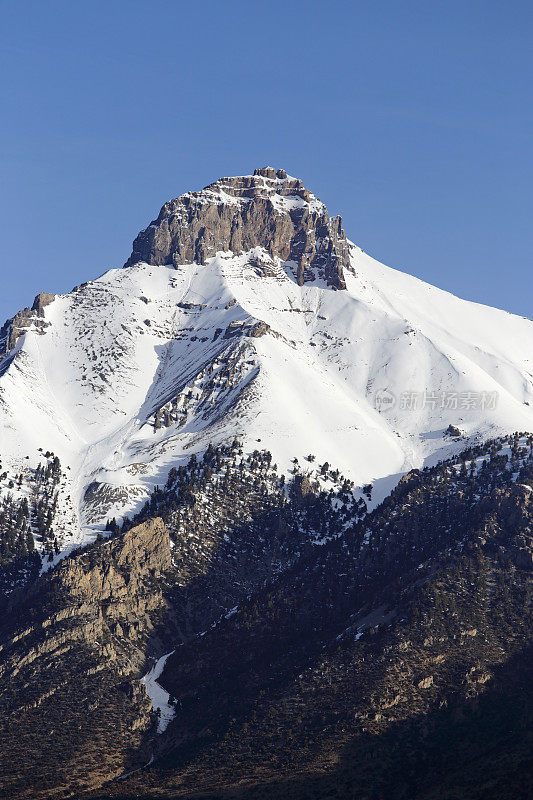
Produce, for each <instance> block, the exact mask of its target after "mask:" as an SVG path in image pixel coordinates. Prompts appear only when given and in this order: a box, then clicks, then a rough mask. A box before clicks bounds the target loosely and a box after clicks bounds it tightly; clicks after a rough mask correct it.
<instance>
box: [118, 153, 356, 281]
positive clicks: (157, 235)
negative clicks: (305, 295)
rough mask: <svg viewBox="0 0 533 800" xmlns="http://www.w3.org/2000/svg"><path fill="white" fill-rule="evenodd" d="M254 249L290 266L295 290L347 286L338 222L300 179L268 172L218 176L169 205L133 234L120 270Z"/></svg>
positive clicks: (344, 251)
mask: <svg viewBox="0 0 533 800" xmlns="http://www.w3.org/2000/svg"><path fill="white" fill-rule="evenodd" d="M256 247H262V248H263V249H265V250H266V251H268V253H269V254H270V256H271V257H273V258H279V259H280V260H281V261H284V262H293V265H294V266H295V272H296V277H297V282H298V283H299V284H300V285H303V284H304V283H305V282H308V281H313V280H315V279H316V278H321V279H323V280H325V281H326V283H327V284H328V285H329V286H330V287H331V288H333V289H345V288H346V284H345V280H344V268H345V267H349V264H350V261H349V245H348V241H347V239H346V234H345V233H344V230H343V227H342V220H341V218H340V217H330V216H329V214H328V210H327V208H326V206H325V205H324V204H323V203H322V202H320V200H319V199H318V198H317V197H316V196H315V195H314V194H313V193H312V192H311V191H309V189H306V188H305V187H304V185H303V182H302V181H301V180H300V179H299V178H293V177H292V176H290V175H288V174H287V172H286V171H285V170H283V169H274V168H273V167H262V168H260V169H256V170H254V173H253V175H241V176H237V177H226V178H219V179H218V180H217V181H215V182H214V183H211V184H209V186H206V187H205V188H204V189H202V190H201V191H192V192H186V193H185V194H183V195H181V196H180V197H177V198H175V199H173V200H169V201H168V202H167V203H165V205H164V206H163V207H162V209H161V211H160V212H159V216H158V217H157V219H155V220H153V221H152V222H151V223H150V225H149V226H148V227H147V228H145V230H143V231H141V232H140V233H139V235H138V236H137V238H136V239H135V241H134V243H133V249H132V253H131V255H130V257H129V259H128V260H127V262H126V264H125V266H126V267H128V266H132V265H133V264H136V263H138V262H145V263H147V264H154V265H163V264H167V265H168V264H173V265H174V266H175V267H176V268H178V267H179V266H180V265H183V264H191V263H194V262H196V263H200V264H205V263H206V261H207V260H208V259H209V258H212V257H214V256H215V255H216V253H217V252H220V251H222V252H228V251H231V252H233V253H234V254H239V253H243V252H248V251H250V250H253V249H254V248H256Z"/></svg>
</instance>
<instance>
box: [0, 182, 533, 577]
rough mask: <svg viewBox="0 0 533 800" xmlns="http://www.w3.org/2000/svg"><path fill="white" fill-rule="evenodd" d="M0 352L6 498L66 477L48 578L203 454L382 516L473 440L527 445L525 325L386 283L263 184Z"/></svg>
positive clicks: (294, 203)
mask: <svg viewBox="0 0 533 800" xmlns="http://www.w3.org/2000/svg"><path fill="white" fill-rule="evenodd" d="M139 259H144V260H139ZM147 262H150V263H147ZM1 338H2V342H3V344H2V348H3V352H4V356H3V358H2V361H1V362H0V375H1V377H0V451H1V457H2V462H3V468H4V469H5V471H6V473H7V474H6V476H5V478H4V480H3V481H2V483H1V485H0V491H1V492H2V493H3V495H6V494H7V493H8V492H10V493H11V495H12V496H13V498H14V501H15V502H22V500H23V498H24V497H26V498H27V499H30V500H31V498H32V497H33V494H34V489H35V475H36V474H35V470H36V468H37V466H38V465H42V466H43V467H44V466H45V465H46V462H45V461H43V456H42V455H41V453H40V452H39V448H41V450H42V452H44V453H46V452H50V453H52V455H53V456H55V457H58V458H59V461H60V465H61V475H62V477H61V480H60V481H59V482H58V484H57V486H56V487H55V491H56V492H57V497H55V499H53V500H51V501H50V504H53V505H54V508H53V520H52V521H51V522H50V525H49V527H48V529H47V532H46V531H45V534H46V535H44V537H43V536H41V537H38V538H37V547H38V549H40V550H42V551H45V552H50V553H51V555H50V559H51V560H49V561H48V562H47V565H51V564H53V563H54V562H55V561H56V560H57V558H58V557H59V555H61V554H64V553H65V552H68V551H69V549H71V548H72V547H73V546H76V545H77V544H80V543H82V542H86V541H90V540H91V539H93V538H94V536H95V535H96V533H97V532H98V531H99V530H102V529H103V527H104V525H105V523H106V521H107V520H108V519H111V518H113V517H117V518H119V519H120V518H122V517H123V516H124V515H131V514H132V513H135V512H137V511H138V510H139V508H140V507H141V506H142V504H143V503H144V501H145V500H146V498H147V497H148V495H149V494H150V492H151V491H152V490H153V488H154V486H156V485H159V484H162V483H164V482H165V480H166V476H167V474H168V471H169V469H170V468H171V467H172V466H175V465H177V464H179V463H183V462H184V461H185V460H187V459H188V457H189V455H190V453H191V452H201V451H203V450H205V448H206V447H207V445H208V443H209V442H212V443H215V444H219V443H223V442H229V441H232V439H233V438H234V436H235V435H238V436H239V437H240V438H241V439H242V442H243V447H244V449H245V451H247V452H250V451H251V450H253V449H254V448H255V447H257V446H258V445H257V443H258V442H259V443H260V446H261V447H266V448H267V449H268V450H270V451H271V452H272V454H273V458H274V461H275V462H276V463H277V464H278V466H279V467H280V468H281V469H282V470H284V471H287V470H288V469H289V468H290V466H291V462H292V459H293V458H294V457H297V458H298V459H299V460H300V462H302V461H303V459H304V457H305V456H306V455H308V454H309V453H312V454H313V455H316V457H317V459H318V460H320V461H321V462H329V463H331V464H334V465H335V466H336V467H338V468H340V469H341V471H342V472H343V473H344V474H345V475H347V476H348V477H349V478H350V479H352V480H353V481H354V482H355V484H356V486H357V487H359V489H361V488H362V487H363V486H364V485H366V484H369V483H372V484H373V485H374V489H373V501H374V502H376V501H378V500H379V499H381V498H383V497H384V496H386V494H387V493H388V492H389V490H390V488H391V487H392V486H393V485H394V484H395V483H396V481H397V480H398V479H399V477H401V475H402V474H403V473H404V472H405V471H407V470H409V469H411V468H413V467H420V466H422V465H424V464H431V463H435V462H436V461H437V460H438V459H440V458H443V457H445V456H447V455H450V454H451V453H453V452H457V451H458V450H460V449H461V448H462V447H464V446H465V439H467V438H468V439H473V440H483V439H486V438H488V437H491V436H496V435H500V434H504V433H507V432H511V431H514V430H528V429H531V428H533V378H532V372H533V368H532V362H531V358H532V357H531V353H532V352H533V323H532V322H531V321H530V320H526V319H522V318H518V317H515V316H513V315H511V314H507V313H506V312H502V311H497V310H495V309H491V308H487V307H483V306H479V305H476V304H473V303H469V302H465V301H462V300H459V299H457V298H455V297H453V296H452V295H449V294H447V293H445V292H442V291H440V290H438V289H435V288H433V287H430V286H428V285H426V284H424V283H423V282H421V281H419V280H417V279H415V278H411V277H409V276H407V275H403V274H401V273H398V272H396V271H394V270H390V269H388V268H387V267H384V266H382V265H381V264H379V263H378V262H376V261H374V260H373V259H372V258H370V257H369V256H367V255H366V254H365V253H363V252H362V251H361V250H360V249H358V248H357V247H356V246H355V245H353V244H351V243H350V242H349V241H348V240H347V239H346V237H345V234H344V231H343V229H342V224H341V221H340V219H339V218H330V217H329V215H328V213H327V210H326V209H325V207H324V205H323V204H322V203H321V202H320V201H319V200H318V199H317V198H316V197H315V196H314V195H313V194H312V193H311V192H309V191H308V190H307V189H305V188H304V187H303V186H302V184H301V182H300V181H298V180H297V179H294V178H291V177H289V176H287V175H286V173H284V172H283V171H280V170H278V171H277V172H276V171H274V170H271V169H270V168H267V169H263V170H257V171H256V174H255V175H253V176H244V177H240V178H224V179H221V180H220V181H217V182H216V183H215V184H212V185H211V186H209V187H207V188H206V189H204V190H202V191H201V192H191V193H188V194H186V195H184V196H182V197H181V198H178V199H177V200H173V201H170V202H169V203H167V204H165V206H163V209H162V210H161V213H160V215H159V217H158V218H157V219H156V220H154V222H153V223H151V225H150V226H149V227H148V228H147V229H146V231H144V232H142V233H141V234H139V236H138V237H137V239H136V240H135V243H134V248H133V253H132V256H131V257H130V259H129V260H128V262H127V265H126V266H125V267H124V268H122V269H114V270H110V271H109V272H107V273H105V274H104V275H102V276H101V277H100V278H98V279H96V280H93V281H89V282H88V283H86V284H83V285H82V286H80V287H76V288H75V289H73V290H72V292H70V293H69V294H67V295H63V296H57V297H55V298H53V296H51V295H41V296H39V298H36V301H35V303H34V304H33V307H32V309H27V310H25V311H24V312H21V314H19V315H17V317H15V318H14V319H13V320H12V321H10V322H8V323H6V325H5V326H4V328H3V329H2V334H1ZM449 426H453V427H452V428H451V429H450V428H449ZM21 475H22V479H21V480H19V481H16V480H13V478H14V476H21ZM10 482H12V483H13V484H14V485H13V486H11V487H10V485H9V484H10ZM19 483H20V485H19ZM30 505H31V503H30ZM32 514H33V512H32ZM34 517H35V515H34V514H33V516H32V518H31V526H32V528H33V530H34V532H35V531H36V523H35V518H34ZM52 542H55V543H54V544H53V545H52V544H51V543H52Z"/></svg>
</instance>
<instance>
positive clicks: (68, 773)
mask: <svg viewBox="0 0 533 800" xmlns="http://www.w3.org/2000/svg"><path fill="white" fill-rule="evenodd" d="M170 566H171V549H170V538H169V535H168V531H167V529H166V526H165V524H164V523H163V522H162V520H160V519H152V520H149V521H147V522H145V523H143V524H141V525H138V526H136V527H135V528H132V529H131V530H130V531H128V532H127V533H126V534H124V535H123V536H121V537H118V538H116V539H111V540H110V541H103V542H101V543H99V544H96V545H95V546H93V547H92V548H90V549H89V550H86V551H83V552H82V553H80V554H78V555H74V556H72V557H70V558H68V559H66V560H65V561H64V562H63V563H62V564H61V566H60V567H59V568H58V569H56V570H53V571H52V572H50V573H48V574H45V575H43V576H42V577H41V578H40V579H39V580H38V581H36V582H35V583H34V584H33V586H32V587H31V589H29V590H27V591H26V592H22V591H20V592H17V593H14V595H13V596H12V598H11V601H10V607H9V609H8V610H7V613H4V615H3V618H2V622H1V623H0V711H1V713H0V716H1V723H0V751H1V752H3V753H10V757H9V759H5V758H0V795H1V796H2V797H32V798H40V797H47V798H48V797H55V796H61V797H63V796H72V795H71V794H70V793H69V792H68V791H67V790H70V791H72V790H73V789H77V790H80V791H81V790H83V789H85V790H86V789H89V788H91V787H96V786H99V785H101V783H103V781H104V780H109V777H110V776H111V777H116V776H118V775H120V774H121V773H122V772H123V771H124V770H125V769H127V768H128V767H129V766H130V765H131V763H132V762H131V760H130V759H131V758H132V754H135V759H140V760H141V761H142V760H143V759H144V761H146V760H148V758H149V756H150V752H151V751H149V750H148V749H147V747H148V746H147V745H145V744H144V742H145V738H146V736H147V734H148V732H149V731H150V730H151V729H152V727H153V725H154V722H155V718H154V715H153V713H152V706H151V703H150V701H149V699H148V697H147V695H146V691H145V688H144V686H143V684H142V683H141V681H140V678H141V677H142V675H143V673H144V672H145V671H146V665H147V655H150V653H151V652H153V653H154V654H155V655H158V654H159V645H158V639H157V634H156V631H155V628H156V626H157V625H158V624H159V622H161V620H162V619H163V617H164V615H165V611H166V601H165V600H164V598H163V594H162V578H163V576H164V574H165V572H166V571H167V570H168V569H169V568H170ZM34 741H38V742H39V744H38V746H34V744H33V743H34ZM14 764H16V765H17V766H16V768H14V767H13V765H14ZM136 764H137V761H136V760H134V761H133V766H135V765H136ZM29 775H32V780H31V781H30V780H29V779H28V776H29Z"/></svg>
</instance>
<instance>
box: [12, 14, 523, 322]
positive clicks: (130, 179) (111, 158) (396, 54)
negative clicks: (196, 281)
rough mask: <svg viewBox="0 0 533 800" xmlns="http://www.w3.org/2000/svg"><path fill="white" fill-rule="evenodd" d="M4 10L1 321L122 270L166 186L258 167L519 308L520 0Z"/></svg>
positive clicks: (175, 188)
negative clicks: (279, 173)
mask: <svg viewBox="0 0 533 800" xmlns="http://www.w3.org/2000/svg"><path fill="white" fill-rule="evenodd" d="M0 9H1V12H2V26H1V27H2V33H1V34H0V36H1V39H2V42H1V45H2V46H1V48H0V68H1V74H2V80H1V84H0V93H1V99H0V137H1V148H0V162H1V164H0V169H1V180H2V187H3V191H2V193H1V196H0V219H1V225H2V236H1V270H2V288H3V292H2V293H1V295H0V319H1V320H4V319H5V318H7V317H8V316H11V315H12V314H13V313H15V311H17V310H18V309H19V308H20V307H23V306H25V305H28V304H29V303H31V301H32V299H33V297H34V295H35V294H36V293H37V292H38V291H67V290H69V289H70V288H72V286H74V285H75V284H77V283H80V282H81V281H83V280H87V279H89V278H92V277H96V276H97V275H99V274H101V273H102V272H104V271H105V270H106V269H107V268H109V267H111V266H119V265H121V264H122V263H123V262H124V261H125V260H126V258H127V257H128V255H129V253H130V248H131V242H132V240H133V238H134V236H135V235H136V234H137V232H138V230H139V229H141V228H143V227H145V226H146V225H147V224H148V223H149V221H150V220H151V219H152V218H153V217H154V216H156V215H157V213H158V211H159V208H160V206H161V205H162V204H163V203H164V202H165V201H166V200H167V199H169V198H171V197H175V196H177V195H178V194H181V193H182V192H184V191H187V190H188V189H193V188H201V187H202V186H204V185H205V184H207V183H210V182H212V181H213V180H215V179H216V178H217V177H220V176H222V175H235V174H243V173H249V172H251V171H252V170H253V169H254V168H255V167H257V166H264V165H266V164H270V165H273V166H275V167H283V168H284V169H286V170H287V171H288V172H289V173H291V174H293V175H296V176H298V177H300V178H302V179H303V181H304V183H305V184H306V186H308V187H309V188H311V189H312V190H313V191H314V192H315V193H316V194H318V196H319V197H320V198H321V199H322V200H323V201H324V202H325V203H326V204H327V205H328V208H329V210H330V212H331V213H341V214H342V216H343V219H344V225H345V229H346V231H347V233H348V235H349V237H350V238H351V239H353V240H354V241H355V242H356V243H357V244H359V245H360V246H361V247H363V249H365V250H366V251H367V252H369V253H371V254H372V255H374V256H375V257H376V258H378V259H379V260H380V261H383V262H385V263H386V264H389V265H390V266H394V267H397V268H399V269H402V270H405V271H407V272H410V273H412V274H414V275H417V276H419V277H421V278H423V279H424V280H427V281H429V282H431V283H434V284H436V285H438V286H440V287H442V288H444V289H448V290H450V291H452V292H454V293H456V294H459V295H461V296H463V297H466V298H468V299H475V300H478V301H479V302H483V303H488V304H490V305H497V306H500V307H502V308H506V309H508V310H510V311H513V312H515V313H518V314H523V315H525V316H531V300H532V284H533V281H532V279H531V252H532V250H533V226H532V225H531V217H532V213H531V212H532V198H531V186H532V183H533V181H532V178H533V174H532V173H533V162H532V158H531V133H532V131H531V128H532V124H531V123H532V116H533V112H532V103H531V86H532V85H533V74H532V72H533V68H532V59H531V53H530V48H531V37H532V33H533V30H532V28H533V25H532V21H533V6H532V5H531V3H529V2H516V0H508V2H505V3H504V2H493V1H492V0H484V2H471V1H470V0H464V1H463V2H456V1H455V0H448V1H447V2H433V0H431V1H430V2H428V0H425V1H424V2H410V0H405V2H401V3H400V2H398V1H397V0H396V1H395V2H380V0H373V2H336V1H335V0H332V1H330V2H328V3H325V2H314V0H307V2H301V1H300V0H293V2H291V0H285V2H279V0H269V1H268V2H263V1H260V2H250V1H248V2H240V1H236V0H214V1H213V2H202V0H197V1H196V2H194V3H191V2H181V1H180V0H173V1H172V2H164V1H160V0H150V2H148V1H146V2H144V1H141V0H128V1H127V2H126V0H108V1H107V2H105V3H104V2H100V0H92V2H91V3H88V2H81V3H72V2H62V1H61V2H54V0H49V2H46V3H43V2H34V1H33V0H30V2H26V3H11V2H1V3H0ZM0 324H1V323H0Z"/></svg>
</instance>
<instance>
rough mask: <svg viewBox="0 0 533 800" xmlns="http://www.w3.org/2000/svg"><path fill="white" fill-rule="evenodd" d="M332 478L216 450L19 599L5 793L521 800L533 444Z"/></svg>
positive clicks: (5, 653) (3, 672)
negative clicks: (366, 491) (381, 478)
mask: <svg viewBox="0 0 533 800" xmlns="http://www.w3.org/2000/svg"><path fill="white" fill-rule="evenodd" d="M338 479H340V476H339V475H338V474H337V472H336V471H335V470H324V469H323V468H321V467H318V468H317V469H316V474H315V475H314V476H312V477H311V478H309V477H308V476H307V475H306V474H305V473H303V472H299V471H297V472H296V473H295V474H294V476H293V477H292V478H291V480H290V482H289V483H288V484H287V482H286V481H284V480H283V479H282V478H281V477H280V476H279V474H277V473H276V470H275V469H274V466H273V463H272V456H271V454H270V453H268V452H266V451H256V452H255V453H253V454H252V455H250V456H245V455H244V453H243V452H242V451H241V448H240V447H239V445H238V443H234V444H233V445H232V446H228V447H225V448H220V449H216V448H213V447H211V448H209V449H208V450H207V451H206V453H205V455H204V457H202V459H201V460H199V459H196V458H191V459H190V461H189V463H188V464H187V466H186V467H184V466H180V467H179V468H178V469H176V470H174V472H171V473H170V474H169V480H168V481H167V484H166V486H165V487H164V488H161V489H159V490H158V491H156V492H154V494H153V496H152V497H151V499H150V502H149V503H148V504H147V507H146V508H145V509H144V511H143V512H142V514H141V517H143V518H144V519H142V520H141V521H140V523H139V524H134V525H133V526H132V527H131V528H130V529H129V530H126V531H123V532H119V531H117V532H115V534H114V535H113V536H112V538H111V539H110V540H109V541H103V540H102V541H99V542H96V543H94V544H93V545H89V546H88V547H87V548H85V549H84V550H83V551H82V552H79V553H75V554H71V555H70V556H69V557H68V558H66V559H64V560H63V561H62V563H61V564H60V565H59V566H58V567H56V568H55V569H53V570H51V571H49V572H48V573H47V574H45V575H42V576H41V577H40V578H39V579H37V581H36V582H35V583H34V584H33V585H32V586H31V587H29V588H28V589H21V590H19V591H18V592H16V593H14V594H13V595H12V597H11V600H10V602H9V605H8V607H7V613H5V610H4V613H2V615H1V624H0V676H1V678H2V680H1V681H0V707H1V709H2V714H1V719H0V743H1V747H0V792H2V793H3V795H5V796H8V797H10V798H12V799H13V800H16V799H17V798H24V797H31V798H42V800H44V798H51V797H83V796H87V792H90V791H91V789H92V788H94V789H95V795H90V796H96V797H98V798H101V799H102V800H103V798H112V797H115V798H122V800H126V798H132V797H138V798H144V799H145V800H148V798H151V799H153V798H156V797H160V798H165V797H166V798H171V797H172V798H176V797H191V796H200V797H205V798H207V797H210V798H213V797H235V798H237V797H240V798H247V800H251V798H256V797H269V798H275V797H287V798H294V799H295V800H296V799H297V798H298V800H299V799H300V798H306V797H309V796H316V797H317V798H326V797H332V796H333V797H339V798H343V800H344V798H352V797H354V796H355V797H366V796H368V797H372V798H375V800H390V798H394V800H405V799H406V798H409V799H410V800H414V799H415V798H416V800H422V799H423V798H430V797H439V796H441V797H455V798H458V799H459V800H467V798H468V800H473V798H479V800H481V798H483V800H488V798H490V800H501V798H509V799H510V798H512V800H517V798H524V800H525V798H527V797H528V791H529V789H530V788H531V785H532V784H531V777H532V776H531V770H530V767H529V766H528V763H527V756H528V747H529V743H530V735H531V721H530V719H529V716H528V701H529V700H530V697H531V691H530V689H531V684H530V680H529V679H530V674H531V673H530V663H528V658H529V656H530V646H531V610H532V609H531V588H532V587H531V576H532V567H533V495H532V493H531V487H532V486H533V437H532V436H531V435H529V436H527V435H515V436H512V437H509V438H507V439H503V440H498V441H494V442H489V443H486V444H484V445H480V446H476V447H475V448H471V449H469V450H467V451H465V452H464V453H463V454H462V456H461V457H460V458H457V459H453V460H451V461H446V462H444V463H442V464H440V465H438V466H436V467H434V468H432V469H425V470H422V471H418V470H415V471H412V472H411V473H409V474H408V475H406V476H405V477H404V478H403V479H402V480H401V481H400V483H399V484H398V486H397V487H396V489H395V490H394V491H393V492H392V493H391V495H390V497H389V498H387V500H386V501H385V502H384V503H383V504H382V505H381V506H380V507H378V508H376V509H375V510H374V511H373V512H372V513H371V514H369V515H367V516H365V515H364V514H363V513H362V509H361V507H360V504H359V503H354V500H353V496H352V494H351V486H350V484H349V483H348V482H346V481H345V480H341V484H340V485H339V484H337V483H336V482H335V481H336V480H338ZM329 489H331V490H332V491H329ZM154 515H158V516H156V517H155V518H154ZM135 523H137V520H136V521H135ZM311 537H313V538H315V539H316V538H320V539H321V540H322V542H323V546H322V547H316V546H313V545H312V544H311V543H310V538H311ZM152 710H153V711H152ZM14 765H15V767H14ZM117 778H120V780H117Z"/></svg>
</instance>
